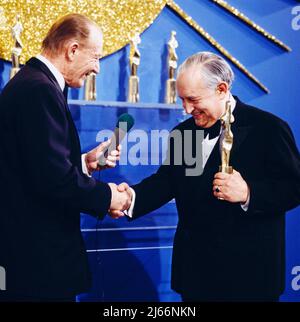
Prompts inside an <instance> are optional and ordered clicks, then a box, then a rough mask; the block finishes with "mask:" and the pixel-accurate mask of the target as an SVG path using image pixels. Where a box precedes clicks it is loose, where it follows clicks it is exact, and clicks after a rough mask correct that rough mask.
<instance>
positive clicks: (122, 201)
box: [108, 183, 132, 218]
mask: <svg viewBox="0 0 300 322" xmlns="http://www.w3.org/2000/svg"><path fill="white" fill-rule="evenodd" d="M108 185H109V187H110V189H111V203H110V212H111V211H113V213H114V215H115V216H112V217H115V218H119V217H123V216H124V214H123V211H124V210H127V209H128V208H129V207H130V204H131V198H132V195H131V193H130V190H127V189H120V188H119V187H118V186H117V185H116V184H115V183H109V184H108Z"/></svg>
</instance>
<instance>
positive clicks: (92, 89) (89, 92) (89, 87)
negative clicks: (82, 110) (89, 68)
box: [84, 73, 97, 101]
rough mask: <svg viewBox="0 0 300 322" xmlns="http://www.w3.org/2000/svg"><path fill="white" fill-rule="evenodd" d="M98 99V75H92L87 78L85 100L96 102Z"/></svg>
mask: <svg viewBox="0 0 300 322" xmlns="http://www.w3.org/2000/svg"><path fill="white" fill-rule="evenodd" d="M96 98H97V91H96V74H95V73H91V74H89V75H88V76H87V77H86V80H85V86H84V99H85V100H86V101H95V100H96Z"/></svg>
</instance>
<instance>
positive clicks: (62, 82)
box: [36, 54, 66, 91]
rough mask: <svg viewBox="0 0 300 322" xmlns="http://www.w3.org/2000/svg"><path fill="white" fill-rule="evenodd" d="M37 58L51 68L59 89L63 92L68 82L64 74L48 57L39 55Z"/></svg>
mask: <svg viewBox="0 0 300 322" xmlns="http://www.w3.org/2000/svg"><path fill="white" fill-rule="evenodd" d="M36 58H37V59H39V60H40V61H41V62H42V63H44V64H45V65H46V66H47V67H48V68H49V70H50V72H51V73H52V74H53V75H54V77H55V79H56V80H57V82H58V84H59V87H60V88H61V90H62V91H63V90H64V88H65V84H66V82H65V79H64V77H63V75H62V73H61V72H60V71H59V70H58V69H57V68H56V67H55V66H54V65H53V64H52V63H51V62H50V61H49V60H48V59H47V58H46V57H44V56H42V55H41V54H39V55H37V56H36Z"/></svg>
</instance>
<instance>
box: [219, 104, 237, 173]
mask: <svg viewBox="0 0 300 322" xmlns="http://www.w3.org/2000/svg"><path fill="white" fill-rule="evenodd" d="M220 120H221V124H222V128H223V131H222V132H223V133H222V136H221V159H222V165H220V166H219V172H225V173H229V174H231V173H232V172H233V169H232V167H231V166H230V165H229V159H230V151H231V149H232V144H233V134H232V132H231V124H232V123H233V122H234V116H233V115H232V111H231V104H230V101H227V102H226V110H225V113H224V115H222V116H221V119H220Z"/></svg>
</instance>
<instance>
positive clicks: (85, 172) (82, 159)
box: [81, 153, 92, 177]
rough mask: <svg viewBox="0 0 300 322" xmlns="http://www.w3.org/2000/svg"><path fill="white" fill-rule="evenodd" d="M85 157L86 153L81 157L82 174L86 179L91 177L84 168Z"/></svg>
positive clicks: (85, 167)
mask: <svg viewBox="0 0 300 322" xmlns="http://www.w3.org/2000/svg"><path fill="white" fill-rule="evenodd" d="M85 156H86V153H84V154H82V155H81V164H82V172H83V173H84V174H85V175H87V176H88V177H91V176H92V175H91V174H90V173H89V170H88V168H87V166H86V162H85Z"/></svg>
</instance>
